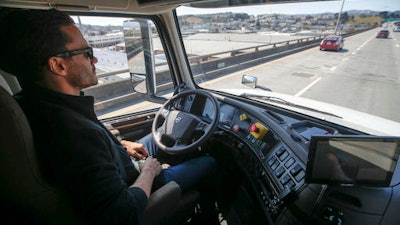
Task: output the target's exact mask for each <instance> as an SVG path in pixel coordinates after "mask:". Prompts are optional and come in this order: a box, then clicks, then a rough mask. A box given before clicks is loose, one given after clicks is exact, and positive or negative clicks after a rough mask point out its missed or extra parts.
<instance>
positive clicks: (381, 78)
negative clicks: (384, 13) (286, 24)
mask: <svg viewBox="0 0 400 225" xmlns="http://www.w3.org/2000/svg"><path fill="white" fill-rule="evenodd" d="M378 30H379V28H377V29H373V30H370V31H367V32H364V33H361V34H357V35H354V36H351V37H347V38H345V45H344V48H343V50H342V51H340V52H333V51H320V50H319V47H315V48H311V49H308V50H306V51H302V52H300V53H296V54H292V55H289V56H287V57H284V58H280V59H278V60H275V61H272V62H268V63H265V64H263V65H259V66H256V67H253V68H251V69H246V70H243V71H241V72H239V73H235V74H230V75H227V76H224V77H221V78H218V79H215V80H212V81H208V82H205V83H203V84H202V87H205V88H211V89H212V88H216V87H218V88H219V89H223V88H225V87H226V88H228V87H229V88H247V87H245V86H243V85H241V84H240V80H241V76H242V74H250V75H253V76H256V77H257V78H258V85H260V86H265V87H268V88H270V89H271V90H272V91H274V92H279V93H285V94H290V95H295V96H300V97H305V98H310V99H314V100H318V101H323V102H328V103H333V104H336V105H339V106H344V107H348V108H352V109H355V110H358V111H361V112H366V113H370V114H374V115H378V116H380V117H383V118H387V119H390V120H394V121H397V122H400V98H399V92H400V33H398V32H390V36H389V38H388V39H378V38H375V35H376V33H377V31H378ZM382 68H383V70H382ZM348 96H352V97H351V98H348ZM353 96H357V98H354V97H353ZM371 99H373V101H371Z"/></svg>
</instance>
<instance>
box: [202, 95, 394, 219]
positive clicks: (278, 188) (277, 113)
mask: <svg viewBox="0 0 400 225" xmlns="http://www.w3.org/2000/svg"><path fill="white" fill-rule="evenodd" d="M207 102H208V101H206V103H205V105H204V107H203V111H202V112H201V114H202V116H203V117H204V118H208V119H213V118H212V117H211V116H210V115H212V114H213V113H212V110H213V108H212V106H211V105H210V103H207ZM219 103H220V110H221V113H220V118H219V126H218V127H219V129H220V130H221V131H222V132H224V135H225V136H227V137H226V138H225V141H226V142H229V144H230V145H231V146H235V148H237V149H238V150H239V151H241V152H242V153H243V154H242V155H243V159H242V160H241V161H242V164H243V165H242V166H243V168H244V170H246V173H247V174H249V177H250V179H251V182H252V184H253V187H254V189H255V192H256V193H257V198H258V201H259V203H260V204H261V205H262V206H263V212H264V213H265V215H266V216H267V217H268V218H269V220H270V222H271V223H273V224H287V223H291V222H293V221H292V220H289V219H288V218H295V217H296V216H295V215H294V214H298V213H299V212H300V214H301V215H303V216H306V217H309V218H312V221H313V222H315V221H317V222H318V223H320V224H391V223H392V222H390V221H393V220H390V219H387V218H391V217H395V215H394V214H393V215H391V214H390V209H392V208H397V207H396V206H394V205H395V204H398V203H396V202H398V201H399V200H396V201H394V200H392V199H391V196H392V195H397V194H398V193H397V192H398V189H399V188H398V185H397V186H394V187H393V186H392V187H386V188H373V187H362V186H361V187H339V186H329V185H324V184H307V183H306V182H305V175H306V172H307V171H306V169H307V166H306V164H307V160H308V149H309V145H310V139H311V137H312V136H313V135H341V134H351V135H360V133H357V132H356V131H352V130H348V129H346V128H343V127H340V126H338V125H335V124H329V123H327V122H325V121H317V120H315V119H313V118H307V117H305V116H303V115H299V114H296V113H293V112H289V111H283V110H282V109H279V110H278V109H275V108H266V106H264V105H256V104H251V105H249V104H246V103H244V102H242V101H236V100H235V99H230V98H223V99H222V98H221V99H219ZM372 202H374V203H373V204H371V203H372ZM288 208H291V209H293V208H295V209H296V210H295V211H297V213H293V210H288ZM287 220H289V221H287ZM382 221H386V223H382ZM393 224H394V223H393Z"/></svg>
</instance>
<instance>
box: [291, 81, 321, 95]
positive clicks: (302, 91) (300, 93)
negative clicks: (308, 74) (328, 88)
mask: <svg viewBox="0 0 400 225" xmlns="http://www.w3.org/2000/svg"><path fill="white" fill-rule="evenodd" d="M321 78H322V77H318V78H317V79H315V80H314V81H313V82H311V84H309V85H307V87H305V88H303V90H301V91H300V92H298V93H297V94H295V95H294V96H296V97H299V96H300V95H302V94H303V93H304V92H306V91H307V90H308V89H310V88H311V87H312V86H314V84H316V83H317V82H318V81H320V80H321Z"/></svg>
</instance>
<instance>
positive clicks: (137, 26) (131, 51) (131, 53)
mask: <svg viewBox="0 0 400 225" xmlns="http://www.w3.org/2000/svg"><path fill="white" fill-rule="evenodd" d="M124 38H125V46H126V53H127V57H128V64H129V72H130V74H131V83H132V87H133V90H134V91H135V92H137V93H140V94H145V95H150V96H151V95H154V93H155V92H156V90H155V89H156V87H155V82H154V80H155V63H154V53H153V42H152V40H153V39H152V31H151V26H150V24H149V20H147V19H141V18H136V19H135V20H129V21H125V22H124Z"/></svg>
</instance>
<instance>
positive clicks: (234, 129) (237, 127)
mask: <svg viewBox="0 0 400 225" xmlns="http://www.w3.org/2000/svg"><path fill="white" fill-rule="evenodd" d="M232 130H233V131H235V132H238V131H240V126H239V125H237V124H235V125H234V126H233V127H232Z"/></svg>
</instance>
